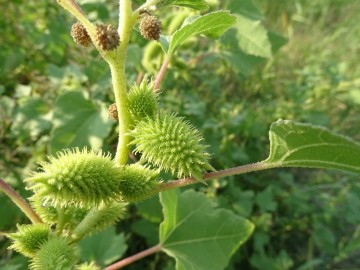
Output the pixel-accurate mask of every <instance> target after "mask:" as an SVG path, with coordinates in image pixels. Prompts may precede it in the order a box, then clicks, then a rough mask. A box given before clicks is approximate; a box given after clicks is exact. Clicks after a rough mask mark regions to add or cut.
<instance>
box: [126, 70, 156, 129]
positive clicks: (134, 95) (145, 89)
mask: <svg viewBox="0 0 360 270" xmlns="http://www.w3.org/2000/svg"><path fill="white" fill-rule="evenodd" d="M128 97H129V102H128V105H129V111H130V113H131V116H132V118H133V120H134V122H138V121H141V120H142V119H144V118H146V117H150V118H153V117H154V116H155V115H156V113H157V110H158V104H157V95H156V94H155V92H154V83H153V82H152V81H150V82H148V80H147V77H144V79H143V81H142V82H141V84H140V85H137V84H134V86H133V87H132V88H131V90H130V92H129V96H128Z"/></svg>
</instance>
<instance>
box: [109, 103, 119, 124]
mask: <svg viewBox="0 0 360 270" xmlns="http://www.w3.org/2000/svg"><path fill="white" fill-rule="evenodd" d="M108 111H109V118H111V119H112V120H114V121H118V120H119V117H118V111H117V107H116V103H113V104H111V105H110V106H109V110H108Z"/></svg>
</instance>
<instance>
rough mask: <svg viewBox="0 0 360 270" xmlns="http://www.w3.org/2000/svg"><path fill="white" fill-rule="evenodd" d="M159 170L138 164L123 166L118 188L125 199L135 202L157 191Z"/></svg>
mask: <svg viewBox="0 0 360 270" xmlns="http://www.w3.org/2000/svg"><path fill="white" fill-rule="evenodd" d="M158 177H159V172H158V171H154V170H151V169H149V168H147V167H144V166H141V165H139V164H132V165H128V166H125V167H124V170H123V171H122V173H121V184H120V190H121V195H122V197H123V199H124V200H125V201H128V202H137V201H141V200H145V199H147V198H150V197H152V196H154V195H155V194H156V193H158V190H157V187H158V185H159V181H158V180H157V179H158Z"/></svg>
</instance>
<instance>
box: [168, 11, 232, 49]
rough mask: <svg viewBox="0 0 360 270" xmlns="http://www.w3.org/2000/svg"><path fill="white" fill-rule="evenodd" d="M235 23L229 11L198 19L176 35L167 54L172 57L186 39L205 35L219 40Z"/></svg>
mask: <svg viewBox="0 0 360 270" xmlns="http://www.w3.org/2000/svg"><path fill="white" fill-rule="evenodd" d="M235 22H236V19H235V17H234V16H232V15H230V14H229V12H228V11H217V12H212V13H208V14H206V15H204V16H200V17H197V18H196V19H194V20H192V21H191V22H189V23H188V24H186V25H184V26H182V27H181V28H180V29H179V30H177V31H176V32H175V33H174V35H173V37H172V39H171V42H170V46H169V49H168V52H167V53H168V55H171V54H172V53H174V51H175V50H176V49H177V48H178V47H179V46H180V45H181V44H182V43H183V42H184V41H185V40H186V39H188V38H189V37H191V36H194V35H200V34H205V35H209V36H211V37H213V38H217V37H219V36H220V35H221V34H222V33H224V32H225V31H226V30H227V29H228V28H229V27H231V26H232V25H233V24H234V23H235Z"/></svg>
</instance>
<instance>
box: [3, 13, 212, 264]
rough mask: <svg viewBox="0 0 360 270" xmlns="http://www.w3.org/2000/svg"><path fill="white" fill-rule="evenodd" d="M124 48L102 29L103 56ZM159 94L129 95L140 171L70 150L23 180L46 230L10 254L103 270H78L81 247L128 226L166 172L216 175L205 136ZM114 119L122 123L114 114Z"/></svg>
mask: <svg viewBox="0 0 360 270" xmlns="http://www.w3.org/2000/svg"><path fill="white" fill-rule="evenodd" d="M143 15H145V16H142V17H143V18H142V20H141V22H140V26H139V28H140V32H141V34H142V35H143V36H144V38H146V39H150V40H158V39H159V37H160V29H161V24H160V22H159V20H158V19H157V18H156V17H155V16H151V15H148V14H143ZM71 35H72V36H73V38H74V40H75V41H76V42H77V43H78V44H80V45H82V46H88V45H90V43H91V42H92V41H91V40H90V38H89V35H88V34H87V33H86V30H85V28H84V27H83V26H82V25H81V24H80V23H79V22H78V23H76V24H74V25H73V27H72V30H71ZM94 42H95V41H94ZM120 42H121V37H119V34H118V32H117V31H116V30H115V29H114V28H113V27H112V26H109V25H103V24H99V25H97V26H96V43H97V44H96V46H97V47H98V48H101V49H102V50H104V51H107V50H114V49H116V48H117V46H119V43H120ZM153 88H154V83H153V81H152V80H148V79H147V78H145V79H144V80H143V81H142V82H141V83H140V84H135V85H134V86H133V87H132V88H131V89H130V91H129V92H128V95H127V99H128V100H127V101H128V102H127V104H128V110H129V115H130V116H131V123H132V124H131V128H130V130H129V131H128V134H127V136H130V137H131V146H132V147H133V149H134V152H135V153H138V156H140V158H139V161H138V162H137V163H134V164H126V165H119V164H117V163H116V162H115V161H114V160H113V159H112V158H111V155H110V154H105V153H103V152H101V151H97V152H95V151H93V150H91V149H87V148H83V149H78V148H74V149H67V150H63V151H61V152H59V153H57V154H56V155H55V156H50V157H49V158H48V159H49V160H48V162H43V163H41V169H40V170H39V171H38V172H34V173H33V174H32V175H31V177H29V178H28V179H26V180H25V182H26V184H27V188H28V189H29V190H31V191H32V192H33V195H32V197H31V198H30V202H31V204H32V206H33V208H34V210H35V212H36V213H37V214H38V216H39V217H40V218H41V220H42V221H43V223H35V224H32V225H19V226H18V231H17V232H16V233H11V234H8V237H9V238H11V239H12V240H13V244H12V246H11V247H10V248H12V249H14V250H16V251H18V252H20V253H22V254H23V255H25V256H27V257H29V258H30V259H31V263H30V268H31V269H34V270H45V269H46V270H48V269H83V270H86V269H88V270H90V269H92V270H94V269H98V268H97V266H96V265H94V264H91V263H90V264H82V265H79V266H76V263H77V256H76V251H75V243H76V242H77V241H79V240H80V239H82V238H83V237H84V236H85V235H87V234H90V233H92V232H94V231H98V230H101V229H104V228H105V227H107V226H109V225H111V224H113V223H115V222H116V221H118V220H119V219H120V218H122V217H123V216H124V211H125V207H126V204H127V203H128V202H137V201H140V200H144V199H146V198H149V197H151V196H153V195H155V194H157V193H158V192H159V191H160V188H159V186H160V185H161V183H162V182H163V180H161V179H160V173H161V171H164V172H168V173H171V174H172V175H173V176H175V177H178V178H181V177H194V178H195V179H198V180H201V178H202V174H203V173H204V172H205V171H207V170H213V168H212V166H211V165H210V163H209V157H210V155H209V154H208V153H207V152H206V146H205V145H204V144H203V142H202V141H203V138H202V136H201V135H200V133H199V132H198V131H197V130H196V129H195V128H194V127H193V126H192V125H191V124H190V123H189V122H187V121H186V120H184V119H183V118H181V117H178V116H176V115H175V114H173V113H167V112H162V111H160V110H159V109H158V100H157V99H158V94H157V93H158V92H157V91H154V89H153ZM155 90H157V89H155ZM113 116H114V117H115V118H116V116H117V112H116V107H113ZM120 125H121V123H120Z"/></svg>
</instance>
